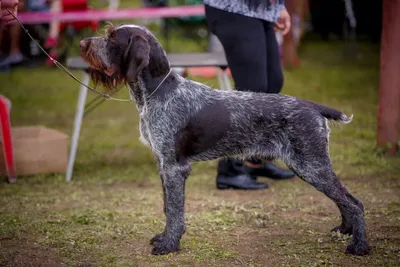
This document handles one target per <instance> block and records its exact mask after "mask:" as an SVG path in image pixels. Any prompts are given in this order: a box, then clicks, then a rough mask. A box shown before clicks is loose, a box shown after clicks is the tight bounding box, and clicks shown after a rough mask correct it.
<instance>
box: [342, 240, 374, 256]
mask: <svg viewBox="0 0 400 267" xmlns="http://www.w3.org/2000/svg"><path fill="white" fill-rule="evenodd" d="M370 252H371V250H370V248H369V246H368V244H367V242H359V243H357V244H356V243H353V242H351V243H350V244H349V245H348V246H347V248H346V253H347V254H351V255H357V256H364V255H368V254H370Z"/></svg>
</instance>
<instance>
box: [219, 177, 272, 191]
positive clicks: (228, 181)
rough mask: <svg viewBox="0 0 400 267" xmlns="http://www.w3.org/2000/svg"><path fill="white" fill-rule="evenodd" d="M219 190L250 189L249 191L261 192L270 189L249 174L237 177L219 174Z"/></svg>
mask: <svg viewBox="0 0 400 267" xmlns="http://www.w3.org/2000/svg"><path fill="white" fill-rule="evenodd" d="M217 188H218V189H220V190H222V189H229V188H233V189H248V190H259V189H265V188H268V185H267V184H264V183H258V182H257V181H256V179H253V178H252V177H251V176H250V175H248V174H239V175H236V176H225V175H222V174H219V175H218V176H217Z"/></svg>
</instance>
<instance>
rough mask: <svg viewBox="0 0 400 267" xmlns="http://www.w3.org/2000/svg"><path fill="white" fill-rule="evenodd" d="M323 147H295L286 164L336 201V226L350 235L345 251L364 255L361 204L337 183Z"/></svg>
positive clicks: (315, 145)
mask: <svg viewBox="0 0 400 267" xmlns="http://www.w3.org/2000/svg"><path fill="white" fill-rule="evenodd" d="M323 147H324V145H318V144H315V143H314V145H313V147H312V148H305V150H308V151H301V150H297V151H296V152H293V153H292V154H291V156H290V157H289V158H288V159H286V161H287V162H286V163H287V164H288V166H289V167H290V168H291V169H292V170H293V171H294V172H295V173H296V174H297V175H298V176H299V177H300V178H302V179H303V180H304V181H306V182H308V183H309V184H311V185H313V186H314V187H315V188H316V189H317V190H319V191H321V192H322V193H324V194H325V195H326V196H328V197H329V198H330V199H331V200H333V201H334V202H335V203H336V205H337V206H338V208H339V210H340V213H341V215H342V224H341V226H339V227H337V228H335V229H339V230H341V231H344V232H348V231H351V233H352V235H353V237H352V240H351V242H350V244H349V245H348V246H347V249H346V252H347V253H350V254H354V255H366V254H368V253H369V247H368V244H367V240H366V230H365V222H364V210H363V206H362V203H361V201H360V200H358V199H356V198H355V197H354V196H352V195H351V194H350V193H349V191H348V190H347V189H346V188H345V187H344V186H343V185H342V184H341V183H340V181H339V179H338V178H337V177H336V174H335V173H334V171H333V169H332V166H331V162H330V160H329V156H328V151H327V149H324V148H323Z"/></svg>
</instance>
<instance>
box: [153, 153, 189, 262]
mask: <svg viewBox="0 0 400 267" xmlns="http://www.w3.org/2000/svg"><path fill="white" fill-rule="evenodd" d="M159 165H160V176H161V180H162V184H163V191H164V213H165V215H166V217H167V223H166V227H165V230H164V232H162V233H160V234H157V235H155V236H154V237H153V238H152V239H151V241H150V244H151V245H153V250H152V254H154V255H160V254H168V253H170V252H175V251H178V250H179V249H180V239H181V237H182V235H183V234H184V233H185V230H186V226H185V210H184V209H185V207H184V205H185V181H186V178H187V176H188V175H189V173H190V165H189V163H186V162H185V163H178V162H174V161H165V160H163V159H159Z"/></svg>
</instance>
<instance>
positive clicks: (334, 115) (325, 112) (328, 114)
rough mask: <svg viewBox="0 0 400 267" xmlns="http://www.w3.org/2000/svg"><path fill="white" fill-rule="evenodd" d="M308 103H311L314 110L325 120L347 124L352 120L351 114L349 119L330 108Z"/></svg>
mask: <svg viewBox="0 0 400 267" xmlns="http://www.w3.org/2000/svg"><path fill="white" fill-rule="evenodd" d="M310 103H312V104H313V106H314V108H315V109H316V110H318V111H319V112H320V113H321V115H322V116H324V117H325V118H327V119H328V120H334V121H341V122H343V123H345V124H347V123H350V122H351V120H352V119H353V114H351V115H350V117H348V116H347V115H346V114H344V113H343V112H341V111H339V110H337V109H334V108H330V107H327V106H324V105H320V104H317V103H313V102H310Z"/></svg>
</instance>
